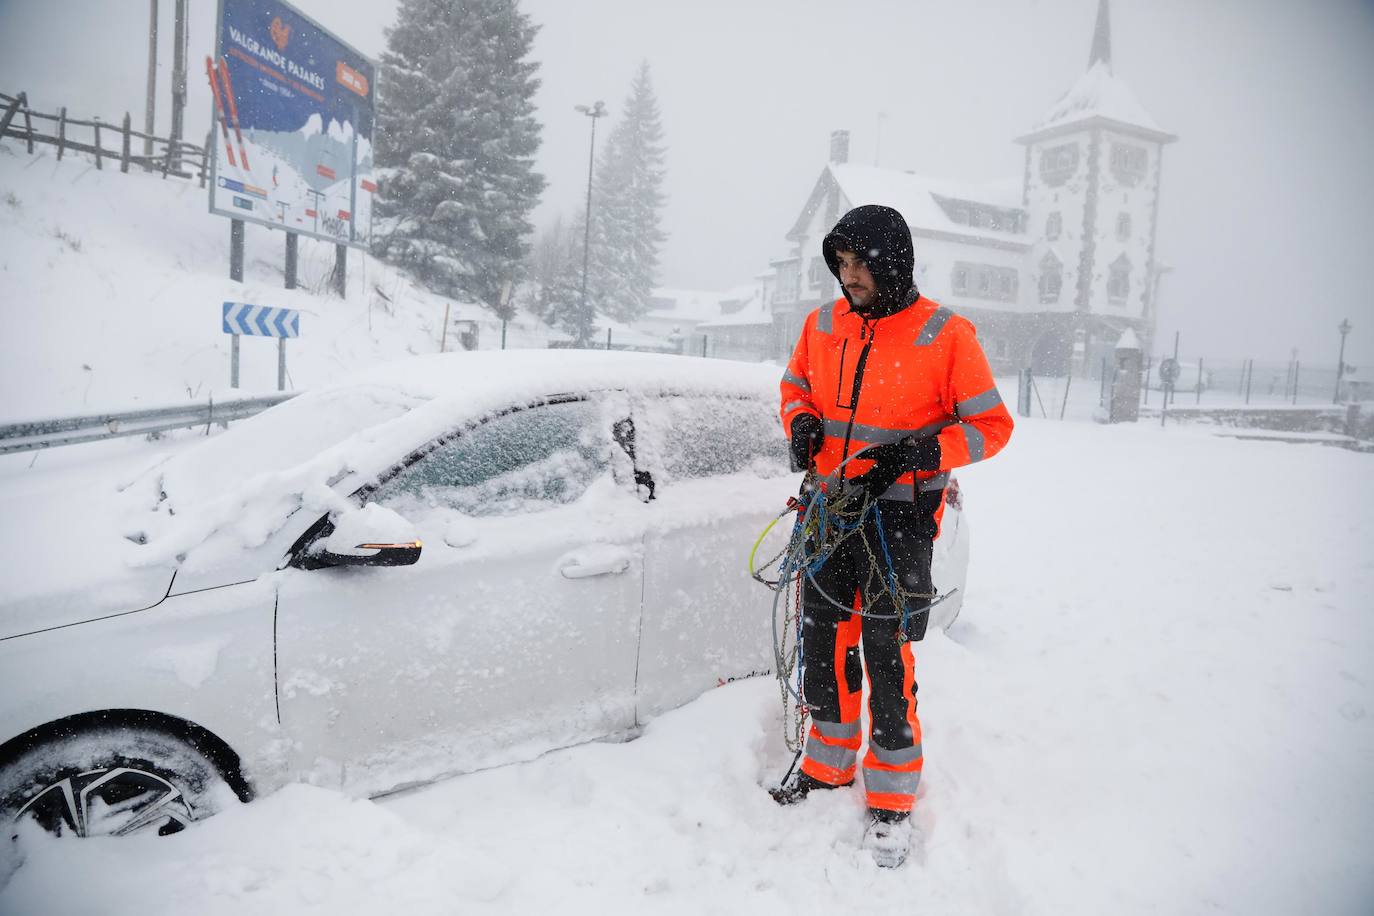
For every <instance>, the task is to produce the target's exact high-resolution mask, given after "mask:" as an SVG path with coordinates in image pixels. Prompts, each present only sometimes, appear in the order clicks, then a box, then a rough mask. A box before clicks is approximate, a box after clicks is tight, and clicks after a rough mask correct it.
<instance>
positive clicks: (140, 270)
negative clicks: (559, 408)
mask: <svg viewBox="0 0 1374 916" xmlns="http://www.w3.org/2000/svg"><path fill="white" fill-rule="evenodd" d="M206 193H207V192H206V191H205V189H203V188H201V187H200V186H199V185H198V184H197V183H196V182H190V181H182V180H177V179H167V180H164V179H162V178H161V177H159V176H156V175H149V174H146V173H143V172H141V171H139V170H137V169H132V170H130V172H129V173H128V174H121V173H120V172H119V169H118V164H117V163H113V164H112V163H110V162H109V161H106V163H105V168H104V170H97V169H96V168H95V165H94V162H93V161H92V160H91V159H89V158H87V157H85V156H82V155H71V154H69V155H68V156H66V157H65V158H64V159H63V160H62V161H60V162H59V161H58V160H57V159H56V156H55V152H54V151H53V150H52V148H51V147H39V149H38V150H37V152H36V154H35V155H33V156H30V155H28V154H27V153H26V152H24V150H23V147H22V145H20V144H18V143H16V142H15V141H13V140H7V141H4V142H2V143H0V290H3V296H4V302H5V308H4V312H3V314H4V321H5V324H4V328H3V333H0V392H3V398H0V422H2V421H5V420H14V419H21V418H29V417H37V416H49V415H54V414H59V413H77V412H86V411H91V410H96V409H102V408H130V407H134V406H137V405H138V404H140V403H142V404H147V403H159V404H160V403H169V402H175V401H177V400H185V399H186V398H188V397H192V396H194V397H198V398H200V399H204V398H205V397H207V396H208V395H209V394H210V393H211V392H213V393H214V395H215V397H216V398H221V397H227V396H229V395H230V394H231V389H229V343H230V337H229V336H228V335H227V334H224V333H223V332H222V330H221V304H222V303H223V302H224V301H226V300H229V301H235V302H251V303H254V304H257V305H268V306H277V307H283V308H292V309H298V310H300V312H301V313H302V314H301V336H300V338H299V339H296V340H291V341H288V342H287V369H288V375H289V377H288V388H290V389H295V390H299V389H301V388H305V387H309V386H313V385H316V384H319V383H321V382H325V381H341V380H345V379H347V378H348V377H350V375H351V374H352V373H354V372H356V371H357V370H359V369H362V368H364V367H367V366H370V365H373V364H375V363H378V362H381V361H384V360H391V359H395V358H397V357H401V356H405V355H407V354H418V353H434V352H437V351H438V350H439V342H440V330H441V327H442V324H443V320H444V309H445V305H446V304H448V303H447V302H446V300H444V299H443V298H441V297H439V296H436V295H433V294H432V293H429V292H428V291H426V290H423V289H421V288H419V287H417V286H416V285H415V284H413V283H411V282H410V281H409V280H408V279H407V278H405V277H404V276H402V275H401V274H399V273H398V272H397V271H395V270H393V269H392V268H391V267H389V266H387V265H384V264H382V263H381V262H379V261H376V260H374V259H373V258H371V257H369V256H367V255H365V254H364V253H363V252H361V251H356V250H354V251H350V252H349V260H348V267H349V274H348V296H347V298H344V299H340V298H338V297H337V296H335V295H333V294H332V293H330V292H329V291H328V290H329V274H330V271H331V269H332V267H333V263H334V247H333V245H328V244H323V243H318V242H313V241H310V240H307V239H302V240H301V242H300V269H299V277H300V283H301V287H302V288H301V289H297V290H293V291H287V290H286V289H284V288H283V285H284V279H283V278H284V262H285V235H284V234H283V233H281V232H272V231H269V230H267V229H265V228H263V227H260V226H251V225H250V226H247V227H246V229H247V232H246V258H245V271H244V282H243V283H235V282H233V281H231V280H230V279H229V221H228V220H226V219H224V218H223V217H218V216H211V215H210V214H209V213H208V203H207V196H206ZM388 300H390V301H388ZM452 305H453V308H452V309H451V311H450V319H455V318H458V317H464V318H468V317H473V318H479V319H483V320H485V321H486V322H487V323H488V324H489V325H491V326H492V327H495V326H497V325H498V324H499V323H498V322H496V321H495V319H494V318H493V317H492V316H491V313H490V312H488V311H486V310H484V309H481V308H479V307H478V306H475V305H472V304H462V303H452ZM543 333H544V332H541V331H540V330H538V329H536V328H534V327H533V326H526V327H520V326H514V327H512V328H511V329H510V334H509V343H510V345H511V346H517V347H518V346H522V345H536V346H543V344H544V338H543V336H541V335H542V334H543ZM483 337H484V340H483V342H482V345H483V346H494V345H499V339H500V338H499V331H498V332H496V333H495V334H494V335H493V334H492V333H489V332H488V333H485V334H484V335H483ZM447 346H448V348H449V349H456V348H457V346H458V344H457V341H456V334H455V333H454V331H453V330H450V332H449V335H448V340H447ZM276 360H277V348H276V341H274V340H271V339H269V338H256V337H250V338H244V340H243V345H242V369H241V376H240V377H241V384H242V388H243V391H244V393H258V392H267V391H272V390H275V388H276V381H277V368H276V366H277V363H276Z"/></svg>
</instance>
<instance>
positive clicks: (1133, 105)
mask: <svg viewBox="0 0 1374 916" xmlns="http://www.w3.org/2000/svg"><path fill="white" fill-rule="evenodd" d="M1089 121H1107V122H1111V123H1112V124H1113V125H1115V126H1118V127H1128V128H1132V127H1133V128H1136V129H1137V130H1138V131H1140V132H1144V133H1147V134H1150V135H1153V136H1154V138H1155V139H1157V140H1161V141H1162V142H1165V143H1168V142H1170V141H1172V140H1175V139H1177V138H1176V137H1174V135H1172V134H1169V133H1166V132H1165V131H1164V129H1163V128H1161V127H1160V126H1159V124H1158V123H1156V121H1155V119H1154V118H1152V117H1150V114H1149V112H1147V111H1146V110H1145V109H1144V107H1143V106H1142V105H1141V104H1140V102H1139V101H1137V100H1136V97H1135V94H1134V93H1133V92H1131V90H1130V89H1129V88H1128V87H1127V86H1126V84H1125V83H1123V82H1122V81H1121V80H1120V79H1118V78H1117V77H1116V75H1115V74H1114V73H1112V67H1111V64H1110V63H1108V62H1107V61H1105V60H1097V61H1094V62H1093V64H1092V66H1091V67H1089V68H1088V70H1087V72H1086V73H1084V74H1083V75H1082V76H1081V77H1079V79H1078V82H1076V83H1074V84H1073V86H1072V87H1070V89H1069V91H1068V92H1066V93H1064V94H1063V95H1062V96H1060V98H1059V100H1058V101H1057V102H1055V103H1054V105H1053V106H1052V107H1051V108H1050V110H1049V111H1048V112H1046V114H1045V115H1044V116H1043V117H1042V118H1040V120H1038V121H1036V122H1035V124H1034V125H1033V126H1032V127H1031V130H1030V132H1029V133H1027V134H1026V135H1025V136H1022V137H1019V138H1017V139H1019V140H1020V141H1021V142H1022V143H1026V142H1029V141H1030V140H1033V139H1036V138H1038V137H1040V136H1042V135H1044V134H1047V133H1054V132H1057V131H1059V130H1062V129H1064V128H1067V127H1069V126H1071V125H1073V126H1077V125H1081V124H1082V123H1083V122H1089Z"/></svg>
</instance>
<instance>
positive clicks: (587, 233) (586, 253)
mask: <svg viewBox="0 0 1374 916" xmlns="http://www.w3.org/2000/svg"><path fill="white" fill-rule="evenodd" d="M576 107H577V110H578V111H580V112H581V113H582V114H584V115H586V116H587V117H589V118H591V119H592V142H591V147H590V149H589V150H588V151H587V225H586V228H585V229H584V230H583V233H582V314H583V315H586V314H587V265H588V262H589V260H590V254H591V246H592V165H593V163H595V161H596V119H597V118H601V117H605V115H606V106H605V105H604V104H602V102H601V101H599V100H598V101H597V103H596V104H595V105H593V106H591V107H590V108H588V107H587V106H586V105H578V106H576ZM582 343H586V341H585V340H584V341H582Z"/></svg>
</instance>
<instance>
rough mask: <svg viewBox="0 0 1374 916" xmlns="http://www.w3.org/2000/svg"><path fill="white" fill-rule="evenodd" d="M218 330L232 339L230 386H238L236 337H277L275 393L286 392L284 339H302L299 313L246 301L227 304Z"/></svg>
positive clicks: (230, 345) (237, 346) (237, 341)
mask: <svg viewBox="0 0 1374 916" xmlns="http://www.w3.org/2000/svg"><path fill="white" fill-rule="evenodd" d="M221 328H222V330H223V331H224V333H226V334H230V335H232V336H233V340H232V341H231V343H230V344H229V387H231V388H237V387H238V386H239V338H240V337H244V336H248V337H275V338H277V390H278V391H285V390H286V339H287V338H288V337H299V336H301V313H300V312H298V311H296V310H295V309H278V308H270V307H268V306H265V305H250V304H249V303H247V302H226V303H224V308H223V311H222V314H221Z"/></svg>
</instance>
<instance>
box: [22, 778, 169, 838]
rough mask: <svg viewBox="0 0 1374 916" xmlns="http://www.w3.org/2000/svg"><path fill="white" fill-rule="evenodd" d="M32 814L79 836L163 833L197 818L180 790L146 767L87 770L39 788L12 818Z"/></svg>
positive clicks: (59, 831)
mask: <svg viewBox="0 0 1374 916" xmlns="http://www.w3.org/2000/svg"><path fill="white" fill-rule="evenodd" d="M26 817H30V818H33V819H34V820H35V821H37V822H38V823H39V824H40V825H41V826H42V827H43V828H44V829H46V830H47V831H49V832H50V833H55V834H58V835H59V836H60V835H64V834H66V833H67V832H68V831H70V832H71V833H72V834H74V835H76V836H80V837H90V836H128V835H130V834H134V833H156V834H157V835H158V836H167V835H168V834H172V833H177V832H178V831H181V830H183V829H185V828H186V826H187V825H188V824H190V823H191V821H193V820H195V815H194V813H193V812H192V810H191V808H190V805H189V804H187V801H186V798H185V796H184V795H183V794H182V792H181V790H180V789H178V788H177V787H176V786H174V785H173V784H172V783H170V782H168V781H167V780H166V779H164V778H163V777H162V776H160V775H158V774H157V773H155V772H151V771H150V770H147V769H141V768H138V767H131V766H118V767H112V768H109V769H94V770H87V771H85V772H83V773H77V774H75V775H72V776H67V777H65V778H63V779H60V780H58V781H57V782H54V783H52V784H50V785H48V786H47V787H45V788H43V789H42V790H40V791H39V792H38V794H37V795H35V796H34V797H33V798H31V799H29V801H28V802H27V803H26V804H25V805H24V806H23V807H22V808H20V809H19V811H18V813H17V814H16V815H15V820H16V821H20V820H22V819H24V818H26Z"/></svg>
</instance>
